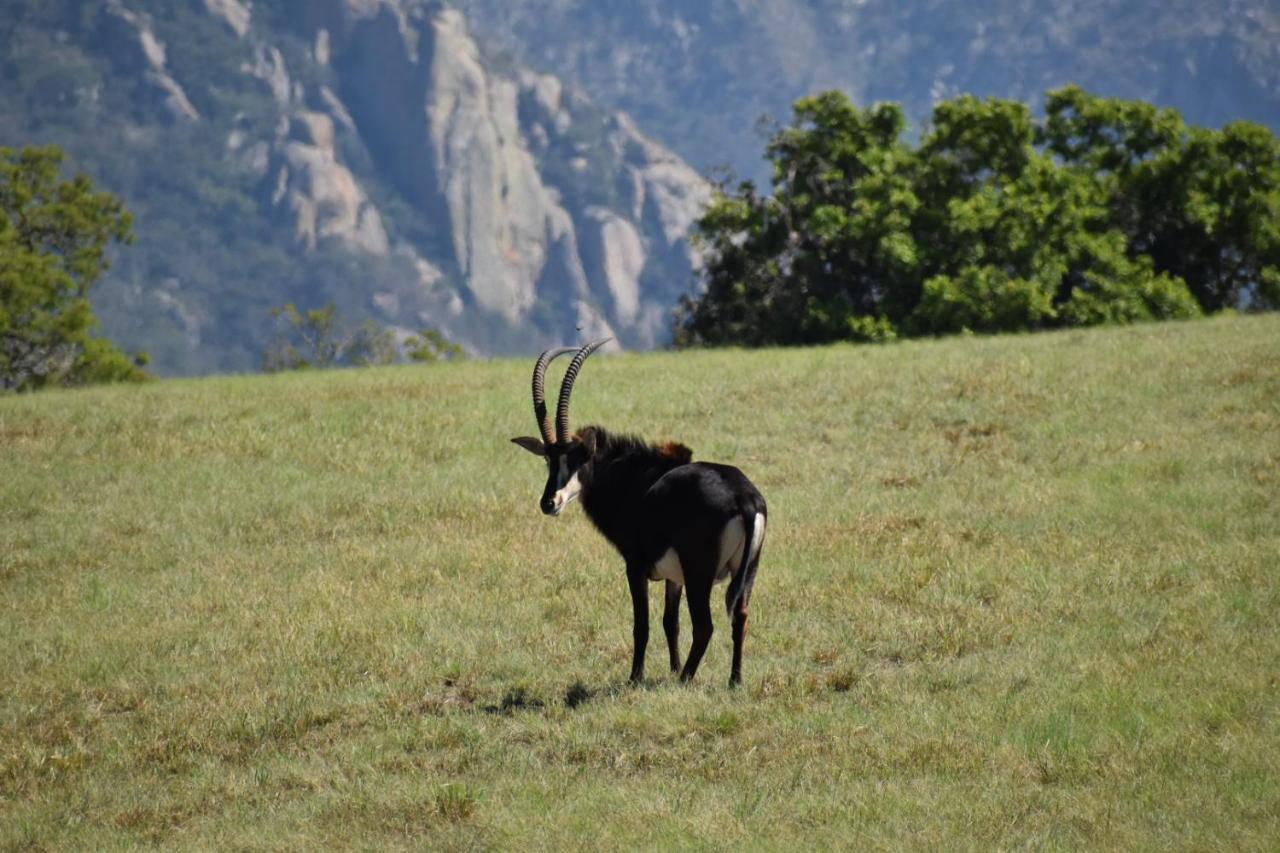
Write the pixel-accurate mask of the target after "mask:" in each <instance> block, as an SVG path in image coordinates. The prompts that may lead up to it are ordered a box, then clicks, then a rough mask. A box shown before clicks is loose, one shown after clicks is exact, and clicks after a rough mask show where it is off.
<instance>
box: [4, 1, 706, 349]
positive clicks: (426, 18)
mask: <svg viewBox="0 0 1280 853" xmlns="http://www.w3.org/2000/svg"><path fill="white" fill-rule="evenodd" d="M0 12H3V14H0V20H2V23H0V75H2V76H3V79H4V82H5V85H4V86H3V87H0V119H2V120H3V124H2V125H0V126H2V127H3V128H4V131H3V133H4V135H3V139H2V140H0V142H3V144H7V145H24V144H37V143H47V142H56V143H58V144H61V145H63V146H64V147H65V148H66V149H67V150H68V151H69V152H70V153H71V155H72V160H73V166H74V167H76V168H79V169H84V170H85V171H88V172H89V173H90V174H92V175H93V176H94V177H95V179H96V180H97V181H98V183H99V184H100V185H102V186H104V187H106V188H108V189H111V190H113V191H115V192H117V193H118V194H120V195H121V196H122V197H124V199H125V201H126V203H127V204H128V206H129V208H130V209H131V210H133V211H134V212H135V214H136V216H137V233H138V240H137V243H136V245H135V246H133V247H132V248H130V249H128V250H125V251H122V252H120V253H118V261H117V264H116V266H115V268H114V269H113V271H112V272H111V274H110V276H109V278H108V279H107V280H106V281H104V283H103V285H102V286H101V287H100V289H99V290H98V292H97V294H96V302H97V304H98V306H99V309H100V314H101V316H102V317H103V319H104V325H105V327H106V331H107V332H108V334H110V335H111V336H112V337H113V338H115V339H116V340H118V341H119V342H120V343H121V344H123V345H124V346H126V347H130V348H134V347H142V348H147V349H150V350H151V351H152V353H153V355H154V357H155V359H156V364H157V366H158V367H159V369H160V370H161V371H163V372H183V373H190V372H203V371H208V370H228V369H250V368H253V367H255V366H257V364H258V362H259V359H260V355H261V352H262V350H263V349H264V347H265V345H266V343H267V341H268V339H269V336H270V334H271V328H270V322H269V313H268V311H269V308H270V307H271V306H274V305H279V304H282V303H283V302H285V301H290V300H292V301H295V302H298V303H299V304H301V305H305V306H311V305H319V304H323V303H324V302H326V301H334V302H336V303H337V304H338V307H339V308H340V309H341V311H342V312H343V313H344V314H346V315H348V316H349V317H351V318H353V319H358V318H361V317H366V316H369V317H373V318H374V319H376V320H378V321H379V322H381V323H385V324H388V325H392V326H394V327H397V328H401V329H403V330H405V331H406V332H408V331H413V330H416V329H419V328H421V327H422V326H424V325H428V326H437V327H440V328H442V329H443V330H444V331H445V332H446V334H448V335H449V336H451V337H453V338H455V339H458V340H461V341H462V342H463V343H464V344H466V345H467V346H468V347H469V348H471V349H473V350H475V351H479V352H507V351H519V350H528V349H530V348H533V347H535V346H537V345H539V344H545V343H546V342H549V341H557V340H578V339H579V338H580V337H581V336H582V335H588V334H591V335H593V334H612V335H615V336H616V337H618V338H619V340H620V342H621V343H623V344H624V345H626V346H638V347H645V346H653V345H654V344H656V343H661V342H662V341H664V340H666V338H667V336H668V334H669V325H670V310H671V306H672V305H673V304H674V302H675V299H676V297H677V296H678V294H680V293H682V292H684V291H685V290H687V289H688V287H689V286H690V283H691V280H692V272H691V270H692V262H693V257H692V254H691V251H690V250H689V248H688V246H687V244H686V243H685V242H684V241H683V237H684V235H685V233H686V231H687V229H688V226H689V224H690V222H691V221H692V219H693V217H694V216H695V215H696V213H697V210H698V208H699V205H700V203H701V200H702V199H703V198H705V195H706V187H705V185H704V183H703V182H702V180H701V178H700V177H699V176H698V175H697V174H696V173H694V172H693V171H692V170H690V169H689V168H688V167H687V166H685V165H684V164H683V163H682V162H681V161H680V160H679V159H678V158H676V157H675V156H674V155H672V154H670V153H668V152H667V151H665V150H664V149H662V148H661V147H659V146H658V145H655V144H654V143H652V142H650V141H649V140H648V139H646V138H645V137H644V136H643V135H642V134H641V133H640V132H639V131H638V130H637V129H636V127H635V126H634V125H633V124H632V123H631V122H630V121H629V120H628V119H627V118H626V117H625V116H621V115H616V114H610V113H607V112H604V111H602V110H600V109H598V108H596V107H595V106H593V105H592V104H591V102H590V101H589V100H587V99H586V98H585V97H583V96H581V95H579V94H577V93H574V92H570V91H568V90H567V89H566V87H564V86H563V85H562V84H561V83H560V81H558V80H557V79H555V78H553V77H549V76H546V75H539V74H535V73H533V72H530V71H527V70H524V69H522V68H520V67H519V66H517V65H515V64H513V63H510V62H507V63H505V64H503V65H502V67H501V68H498V67H495V65H494V63H493V62H492V61H491V60H490V59H489V58H487V57H486V56H485V55H484V54H483V53H482V52H481V50H480V49H479V47H478V46H477V44H476V43H475V42H474V41H473V40H472V38H471V37H470V35H469V33H468V30H467V26H466V22H465V20H464V19H463V17H462V16H461V14H459V13H458V12H457V11H454V10H450V9H447V8H444V7H443V6H442V5H440V4H435V3H418V2H404V3H402V2H399V0H307V2H302V0H296V2H295V0H277V2H259V3H255V4H252V5H250V4H248V3H244V2H241V0H189V1H188V2H181V3H162V2H159V0H97V1H96V2H88V3H77V2H70V0H54V2H47V3H46V2H40V3H36V2H23V3H17V2H12V0H9V2H6V3H5V4H4V6H3V8H2V9H0Z"/></svg>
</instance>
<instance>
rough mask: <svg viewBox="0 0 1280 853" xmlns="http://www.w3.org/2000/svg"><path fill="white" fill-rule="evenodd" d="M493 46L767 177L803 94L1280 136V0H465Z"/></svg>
mask: <svg viewBox="0 0 1280 853" xmlns="http://www.w3.org/2000/svg"><path fill="white" fill-rule="evenodd" d="M456 5H457V6H458V7H459V8H461V9H463V10H464V11H466V12H467V14H468V16H469V17H470V18H471V19H472V20H473V21H474V22H475V26H476V29H477V32H478V33H479V34H481V35H482V36H483V37H484V38H485V40H486V41H487V42H491V43H495V44H501V45H504V46H505V47H506V48H507V49H508V50H510V51H511V52H512V53H513V54H514V55H515V56H517V57H519V58H520V60H521V61H524V62H527V63H530V64H533V65H535V66H537V67H539V68H543V69H545V70H547V71H549V72H552V73H555V74H558V75H560V77H561V78H563V79H565V80H567V81H570V82H573V83H576V84H578V85H582V86H584V87H586V88H587V89H588V90H589V91H590V92H591V94H592V96H593V97H594V98H596V99H597V100H598V101H599V102H600V103H603V104H607V105H608V106H610V107H611V108H615V109H622V110H626V111H627V112H628V113H629V114H630V115H631V116H633V117H634V118H635V119H636V121H638V122H639V123H640V124H641V126H642V127H647V128H653V129H655V131H656V132H659V136H660V139H661V141H662V142H663V143H664V144H666V145H668V146H670V147H671V148H673V149H674V150H675V151H676V152H677V153H679V154H680V155H681V156H682V157H684V158H685V159H686V160H688V161H689V163H691V164H692V165H693V166H694V167H695V168H697V169H699V170H706V169H708V168H710V167H714V166H719V165H728V166H730V167H732V168H733V169H734V170H735V171H736V172H738V173H739V174H742V175H745V176H750V177H756V178H760V177H762V176H764V164H763V163H762V162H761V152H762V150H763V145H762V143H761V138H760V135H759V133H758V132H757V130H756V125H757V121H758V120H759V119H760V118H761V117H762V116H771V117H773V118H775V119H779V120H782V121H786V120H787V119H788V118H789V117H790V105H791V103H792V102H793V101H794V100H795V99H796V98H798V97H800V96H802V95H808V94H813V93H814V92H816V91H819V90H823V89H840V90H842V91H844V92H846V93H848V94H849V95H850V96H851V97H852V98H853V99H854V101H856V102H857V103H860V104H868V103H871V102H874V101H881V100H884V101H897V102H900V103H902V104H903V105H904V106H905V107H906V110H907V114H908V115H909V116H910V117H911V118H912V120H913V123H914V125H915V129H916V130H919V128H920V127H921V126H922V125H923V123H924V122H925V121H926V120H927V118H928V116H929V112H930V110H931V108H932V105H933V104H934V103H936V102H937V101H939V100H941V99H944V98H950V97H952V96H954V95H957V94H961V93H972V94H976V95H979V96H983V97H985V96H998V97H1003V98H1017V99H1020V100H1024V101H1029V102H1031V103H1033V104H1036V103H1039V101H1040V99H1041V98H1042V97H1043V95H1044V93H1045V91H1046V90H1048V89H1050V88H1054V87H1057V86H1061V85H1064V84H1066V83H1078V84H1079V85H1081V86H1083V87H1084V88H1086V89H1088V90H1089V91H1091V92H1095V93H1097V94H1100V95H1105V96H1107V97H1119V98H1136V99H1141V100H1145V101H1150V102H1153V103H1157V104H1160V105H1162V106H1171V107H1174V108H1176V109H1178V110H1180V111H1181V112H1182V113H1183V115H1184V116H1185V117H1186V118H1187V119H1188V120H1190V121H1191V122H1193V123H1196V124H1202V125H1208V126H1213V127H1217V126H1220V125H1222V124H1224V123H1225V122H1228V121H1231V120H1234V119H1250V120H1252V121H1257V122H1261V123H1264V124H1267V125H1269V126H1270V127H1271V128H1272V129H1274V130H1277V131H1280V4H1277V3H1276V2H1275V0H1216V2H1212V3H1204V2H1198V0H1054V2H1046V0H971V2H967V3H956V2H949V0H699V2H696V3H689V2H686V0H628V2H625V3H610V2H600V0H456Z"/></svg>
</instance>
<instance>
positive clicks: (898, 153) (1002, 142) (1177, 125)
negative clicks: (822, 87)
mask: <svg viewBox="0 0 1280 853" xmlns="http://www.w3.org/2000/svg"><path fill="white" fill-rule="evenodd" d="M903 129H904V123H903V120H902V111H901V109H899V108H898V107H896V106H895V105H892V104H880V105H876V106H873V107H870V108H859V107H857V106H855V105H853V104H852V103H850V102H849V100H848V99H847V98H846V97H845V96H844V95H841V94H840V93H837V92H828V93H825V94H822V95H818V96H815V97H811V98H804V99H801V100H799V101H797V102H796V104H795V115H794V118H793V121H792V123H791V124H790V125H789V126H787V127H784V128H781V129H779V130H778V131H777V132H775V133H774V134H773V135H772V137H771V138H770V140H769V142H768V145H767V147H766V156H767V157H768V158H769V159H770V160H771V161H772V163H773V167H774V168H773V187H772V192H771V193H765V192H762V191H761V190H760V189H758V188H757V187H756V186H755V185H753V184H752V183H750V182H745V183H741V184H739V185H738V186H737V187H736V188H735V187H730V186H728V185H727V184H722V185H721V186H719V187H718V188H717V192H716V193H715V196H714V198H713V201H712V204H711V205H710V206H709V207H708V209H707V210H706V212H705V213H704V215H703V216H702V218H701V219H700V220H699V221H698V223H697V226H696V234H695V239H696V240H697V242H698V243H699V245H700V247H701V249H702V251H703V267H702V279H703V282H704V283H705V290H704V291H703V292H702V293H700V294H698V295H697V296H690V297H687V298H686V299H685V300H683V301H682V303H681V306H680V309H679V320H678V324H677V331H676V341H677V343H678V344H691V343H708V344H721V343H737V344H747V345H762V344H773V343H817V342H822V341H829V340H885V339H889V338H892V337H895V336H898V335H919V334H942V333H948V332H957V331H961V330H966V329H968V330H973V331H991V332H994V331H1009V330H1017V329H1040V328H1053V327H1060V326H1075V325H1090V324H1096V323H1130V322H1137V321H1143V320H1159V319H1174V318H1185V317H1194V316H1197V315H1198V314H1200V313H1202V312H1203V311H1215V310H1219V309H1222V308H1229V307H1245V308H1255V309H1262V308H1277V307H1280V141H1278V140H1277V139H1276V137H1275V135H1274V134H1272V133H1271V132H1270V131H1268V130H1266V129H1265V128H1262V127H1260V126H1258V125H1254V124H1249V123H1246V122H1236V123H1233V124H1229V125H1227V126H1226V127H1225V128H1223V129H1222V130H1220V131H1215V130H1207V129H1204V128H1188V127H1187V126H1186V125H1185V124H1184V122H1183V121H1182V119H1181V117H1179V116H1178V114H1177V113H1176V112H1174V111H1172V110H1160V109H1157V108H1155V107H1153V106H1151V105H1149V104H1143V103H1140V102H1134V101H1118V100H1109V99H1104V98H1097V97H1095V96H1092V95H1089V94H1087V93H1085V92H1083V91H1081V90H1080V89H1078V88H1076V87H1066V88H1064V89H1059V90H1056V91H1053V92H1050V93H1049V95H1048V100H1047V108H1046V115H1045V118H1044V119H1043V120H1037V119H1036V118H1035V117H1034V116H1033V115H1032V114H1031V110H1030V109H1029V108H1028V107H1027V105H1026V104H1023V103H1019V102H1015V101H1008V100H1000V99H995V98H990V99H985V100H981V99H978V98H974V97H971V96H964V97H959V98H955V99H953V100H951V101H945V102H942V103H940V104H938V105H937V107H936V108H935V110H934V113H933V117H932V120H931V122H930V124H929V126H928V127H927V128H926V130H925V132H924V134H923V135H922V136H921V139H920V142H919V145H918V146H916V147H914V148H913V147H911V146H910V145H908V144H907V143H904V142H903V141H902V138H901V137H902V133H903Z"/></svg>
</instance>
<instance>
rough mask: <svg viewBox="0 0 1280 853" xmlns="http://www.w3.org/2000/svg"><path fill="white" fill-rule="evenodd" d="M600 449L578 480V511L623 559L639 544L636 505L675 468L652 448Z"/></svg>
mask: <svg viewBox="0 0 1280 853" xmlns="http://www.w3.org/2000/svg"><path fill="white" fill-rule="evenodd" d="M610 451H611V449H610V448H604V449H603V451H602V452H601V453H599V454H598V455H597V456H596V458H595V459H593V460H592V461H591V465H590V469H589V470H588V471H585V472H583V473H585V475H586V476H585V477H584V478H583V479H582V481H581V482H582V495H581V501H582V508H583V509H584V510H585V511H586V513H587V517H588V518H590V519H591V522H592V523H593V524H594V525H595V526H596V528H597V529H598V530H599V531H600V532H601V533H602V534H604V537H605V538H606V539H608V540H609V541H610V542H611V543H612V544H613V546H614V547H615V548H617V549H618V551H620V552H621V553H622V555H623V556H624V557H627V556H628V555H631V554H633V553H634V552H635V549H636V547H637V545H638V544H639V541H640V535H639V530H638V528H639V522H640V512H639V508H640V502H641V500H642V499H643V498H644V495H645V493H646V492H648V491H649V489H650V488H651V487H652V486H653V484H654V483H656V482H657V481H658V479H659V478H661V477H662V475H663V474H665V473H667V472H668V471H670V470H671V469H672V468H674V467H676V466H675V464H674V463H673V461H672V460H670V459H667V458H665V457H662V456H660V455H659V454H658V453H656V452H654V451H652V449H648V448H646V449H645V450H644V451H638V449H637V448H635V447H630V448H627V450H626V452H623V453H615V452H610Z"/></svg>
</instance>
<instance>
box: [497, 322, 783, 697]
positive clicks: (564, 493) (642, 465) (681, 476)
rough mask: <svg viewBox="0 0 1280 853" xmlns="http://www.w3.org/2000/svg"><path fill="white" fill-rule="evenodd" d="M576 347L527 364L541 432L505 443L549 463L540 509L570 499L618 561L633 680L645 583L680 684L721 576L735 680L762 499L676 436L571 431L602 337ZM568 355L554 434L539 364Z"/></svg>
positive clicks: (640, 668)
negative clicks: (682, 642) (683, 635)
mask: <svg viewBox="0 0 1280 853" xmlns="http://www.w3.org/2000/svg"><path fill="white" fill-rule="evenodd" d="M608 340H609V339H608V338H605V339H604V340H600V341H595V342H593V343H590V344H587V345H586V346H584V347H581V348H577V347H559V348H556V349H549V350H547V351H546V352H544V353H542V355H540V356H538V360H537V362H535V364H534V367H533V415H534V418H535V419H536V420H537V422H538V429H539V430H540V431H541V433H542V438H541V439H537V438H532V437H529V436H525V437H522V438H513V439H511V440H512V441H514V442H515V443H516V444H518V445H520V446H521V447H523V448H524V449H525V450H528V451H529V452H530V453H533V454H536V455H538V456H542V457H543V458H545V459H546V462H547V471H548V475H547V485H546V488H544V489H543V490H542V500H541V503H540V506H541V508H542V511H543V512H544V513H545V514H547V515H559V514H560V513H561V512H562V511H563V510H564V508H565V507H566V506H567V505H568V504H569V503H570V502H571V501H573V500H574V499H575V498H580V499H581V500H582V507H583V509H585V510H586V513H587V517H588V518H590V519H591V521H592V523H593V524H595V526H596V529H598V530H599V531H600V532H601V533H602V534H604V537H605V538H606V539H608V540H609V541H610V542H611V543H612V544H613V546H614V547H615V548H617V549H618V552H619V553H620V554H621V555H622V558H623V560H625V561H626V567H627V583H628V585H629V586H630V588H631V606H632V611H633V616H634V618H635V627H634V633H633V636H634V639H635V651H634V653H633V656H632V662H631V680H632V681H633V682H638V681H640V680H642V679H643V678H644V653H645V646H646V645H647V644H648V641H649V587H648V582H649V581H658V580H664V581H666V602H665V605H664V609H663V614H662V627H663V630H664V631H665V632H666V635H667V647H668V650H669V651H670V653H671V671H672V672H680V680H681V681H688V680H689V679H691V678H693V676H694V674H695V673H696V672H697V671H698V664H699V663H700V662H701V661H702V655H703V653H705V652H706V650H707V643H708V642H709V641H710V640H711V633H712V630H713V628H712V625H711V587H712V586H713V585H714V584H716V583H719V582H720V581H723V580H726V579H731V580H729V587H728V589H727V590H726V591H725V597H724V603H725V607H726V608H727V609H728V611H729V617H730V619H731V620H732V623H733V670H732V674H731V675H730V676H729V684H730V686H733V685H736V684H739V683H741V681H742V641H743V638H744V637H745V636H746V633H747V605H748V603H749V602H750V600H751V587H752V585H753V584H754V582H755V577H756V568H757V567H758V566H759V564H760V548H761V546H762V545H763V544H764V529H765V519H766V517H767V515H768V512H767V510H766V508H765V502H764V496H763V495H761V494H760V492H759V490H757V489H756V487H755V486H754V485H752V484H751V481H750V480H748V479H747V478H746V477H745V476H744V475H743V473H742V472H741V471H739V470H738V469H737V468H734V467H732V466H730V465H717V464H714V463H711V462H692V461H690V460H691V459H692V457H693V452H692V451H691V450H690V449H689V448H687V447H685V446H684V445H683V444H676V443H674V442H672V443H667V444H662V445H650V444H647V443H645V442H644V441H643V440H641V439H639V438H636V437H634V436H630V435H619V434H616V433H611V432H609V431H607V430H605V429H604V428H603V427H599V426H587V427H583V428H582V429H581V430H579V431H578V432H576V433H573V434H572V435H571V434H570V433H569V395H570V394H571V393H573V383H574V380H575V379H576V378H577V376H578V370H579V369H580V368H581V367H582V363H583V362H584V361H586V359H587V357H588V356H589V355H591V353H593V352H595V351H596V349H598V348H599V347H600V346H601V345H602V344H604V343H605V342H606V341H608ZM571 352H572V353H575V355H574V357H573V359H572V360H571V361H570V363H569V368H568V370H567V371H566V372H565V376H564V381H563V383H562V384H561V386H560V400H559V403H558V404H557V405H556V422H555V432H554V434H553V433H552V431H551V421H550V420H549V419H548V417H547V404H546V400H545V397H544V393H543V386H544V379H545V376H546V371H547V365H548V364H550V362H551V360H552V359H554V358H558V357H559V356H562V355H565V354H567V353H571ZM685 588H687V589H688V605H689V617H690V619H691V620H692V621H693V644H692V645H691V646H690V648H689V657H688V659H687V660H686V661H685V664H684V670H683V671H681V670H680V652H679V650H678V648H677V642H678V640H679V635H680V612H679V611H680V594H681V591H682V590H683V589H685Z"/></svg>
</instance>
